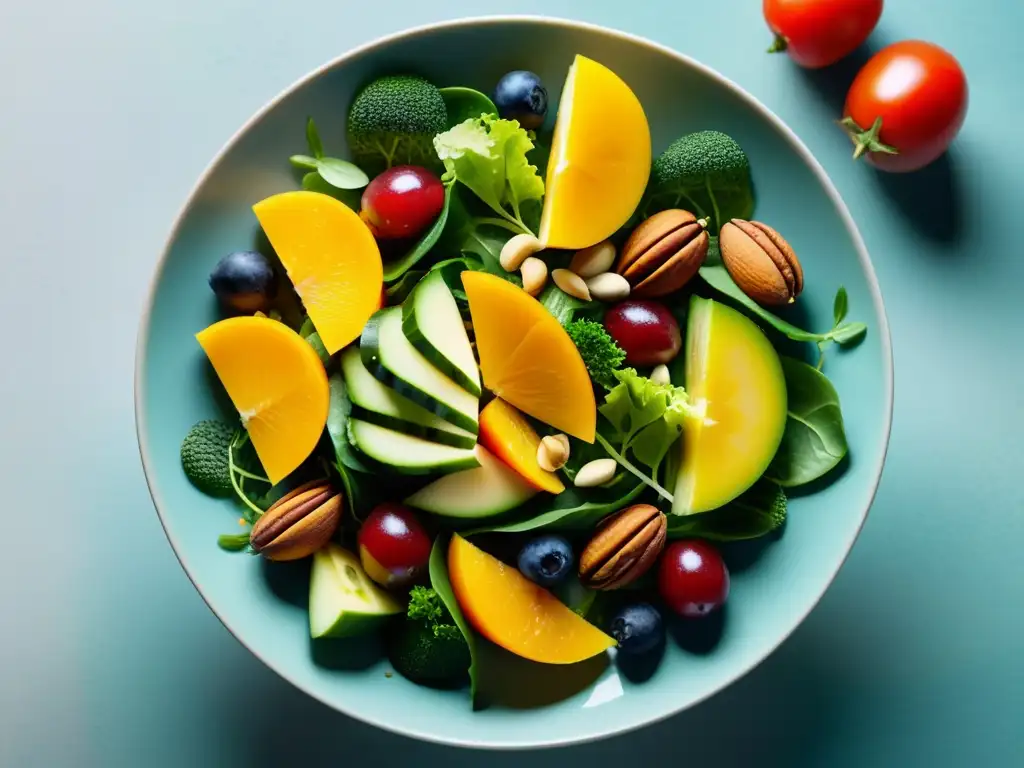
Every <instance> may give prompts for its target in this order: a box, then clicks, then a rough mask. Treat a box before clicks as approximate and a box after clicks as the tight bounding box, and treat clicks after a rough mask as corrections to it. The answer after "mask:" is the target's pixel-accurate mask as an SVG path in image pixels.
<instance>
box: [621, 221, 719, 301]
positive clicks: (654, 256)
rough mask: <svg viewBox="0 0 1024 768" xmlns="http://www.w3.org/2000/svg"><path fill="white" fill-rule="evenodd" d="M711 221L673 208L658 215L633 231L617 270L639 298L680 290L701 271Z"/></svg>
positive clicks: (623, 249) (706, 249) (706, 253)
mask: <svg viewBox="0 0 1024 768" xmlns="http://www.w3.org/2000/svg"><path fill="white" fill-rule="evenodd" d="M706 227H707V222H706V221H705V220H704V219H700V220H698V219H697V217H696V216H694V215H693V214H692V213H690V212H689V211H684V210H681V209H678V208H672V209H669V210H667V211H661V212H659V213H656V214H654V215H653V216H651V217H650V218H649V219H646V220H645V221H643V222H642V223H641V224H640V226H638V227H637V228H636V229H634V230H633V233H632V234H631V235H630V236H629V239H628V240H627V241H626V244H625V245H624V246H623V247H622V253H620V254H619V260H618V263H617V264H616V265H615V271H616V272H618V273H619V274H620V275H622V276H623V277H624V278H626V279H627V280H628V281H629V284H630V285H631V286H632V287H633V290H632V293H631V295H632V296H634V297H636V298H651V297H654V296H664V295H666V294H669V293H672V292H673V291H678V290H679V289H680V288H682V287H683V286H684V285H686V283H688V282H689V281H690V279H691V278H692V277H693V276H694V275H696V274H697V270H698V269H700V266H701V264H703V263H704V259H705V258H707V255H708V244H709V242H710V239H709V237H708V232H707V229H706Z"/></svg>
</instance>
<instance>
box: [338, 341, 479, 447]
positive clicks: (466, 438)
mask: <svg viewBox="0 0 1024 768" xmlns="http://www.w3.org/2000/svg"><path fill="white" fill-rule="evenodd" d="M340 362H341V375H342V377H344V379H345V388H346V390H347V391H348V398H349V400H350V401H351V402H352V415H353V416H354V417H355V418H357V419H362V420H363V421H369V422H370V423H372V424H376V425H377V426H380V427H387V428H388V429H393V430H395V431H396V432H401V433H403V434H406V435H413V436H415V437H422V438H424V439H425V440H430V441H432V442H435V443H443V444H444V445H451V446H454V447H456V448H472V447H473V446H474V445H476V435H474V434H473V433H472V432H467V431H466V430H464V429H460V428H459V427H456V426H453V425H451V424H449V423H448V422H447V421H445V420H444V419H442V418H441V417H440V416H437V415H435V414H433V413H431V412H430V411H428V410H427V409H426V408H422V407H421V406H418V405H416V403H414V402H413V401H412V400H409V399H407V398H404V397H402V396H401V395H400V394H398V393H397V392H395V391H394V390H393V389H389V388H388V387H385V386H384V385H383V384H381V383H380V382H379V381H378V380H377V379H376V378H374V377H373V375H372V374H371V373H370V372H369V371H368V370H366V366H365V365H363V359H362V357H360V355H359V350H358V349H356V348H355V347H349V348H348V349H346V350H344V351H343V352H342V353H341V356H340Z"/></svg>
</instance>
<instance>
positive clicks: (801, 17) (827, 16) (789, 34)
mask: <svg viewBox="0 0 1024 768" xmlns="http://www.w3.org/2000/svg"><path fill="white" fill-rule="evenodd" d="M881 15H882V0H764V18H765V21H767V22H768V27H769V28H770V29H771V30H772V32H774V33H775V44H774V45H773V46H772V47H771V48H770V49H769V50H770V51H772V52H773V53H774V52H776V51H785V52H786V53H788V54H789V56H790V58H791V59H793V61H795V62H796V63H797V64H799V65H800V66H802V67H808V68H809V69H816V68H818V67H827V66H828V65H829V64H835V63H836V62H837V61H839V60H840V59H841V58H843V57H844V56H846V55H848V54H850V53H853V51H854V50H855V49H856V48H857V46H859V45H860V44H861V43H863V42H864V41H865V40H867V38H868V35H870V34H871V30H873V29H874V28H875V25H876V24H877V23H878V19H879V17H880V16H881Z"/></svg>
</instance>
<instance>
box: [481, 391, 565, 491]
mask: <svg viewBox="0 0 1024 768" xmlns="http://www.w3.org/2000/svg"><path fill="white" fill-rule="evenodd" d="M479 440H480V442H481V443H483V445H484V447H485V448H487V449H489V450H490V451H491V453H493V454H494V455H495V456H497V457H498V458H499V459H501V460H502V461H503V462H505V463H506V464H508V466H510V467H512V469H514V470H515V471H516V472H518V473H519V474H520V475H522V477H523V479H525V480H526V481H527V482H528V483H529V484H530V485H532V486H533V487H534V488H537V489H538V490H541V491H547V492H548V493H561V492H562V491H564V490H565V485H563V484H562V481H561V480H560V479H559V478H558V475H556V474H555V473H554V472H548V471H546V470H544V469H541V467H540V464H538V463H537V448H538V446H539V445H540V435H538V434H537V432H536V430H535V429H534V428H533V426H532V425H531V424H530V422H529V421H527V420H526V418H525V417H524V416H523V414H521V413H520V412H519V411H517V410H516V409H515V408H513V407H512V406H511V405H509V404H508V403H506V402H505V401H504V400H502V399H501V398H500V397H496V398H494V399H493V400H491V402H489V403H488V404H487V406H486V407H485V408H484V409H483V410H482V411H481V412H480V436H479Z"/></svg>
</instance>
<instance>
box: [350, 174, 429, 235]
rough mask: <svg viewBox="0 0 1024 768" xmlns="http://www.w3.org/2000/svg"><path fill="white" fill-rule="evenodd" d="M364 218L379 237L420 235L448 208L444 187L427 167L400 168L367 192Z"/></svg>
mask: <svg viewBox="0 0 1024 768" xmlns="http://www.w3.org/2000/svg"><path fill="white" fill-rule="evenodd" d="M362 205H363V210H362V216H363V219H364V220H365V221H366V222H367V223H368V224H369V225H370V227H371V229H373V231H374V235H376V237H377V238H379V239H382V240H385V239H391V238H399V237H412V236H414V235H418V234H419V233H420V232H422V231H423V230H424V229H426V228H427V226H429V225H430V223H431V222H433V221H434V219H436V218H437V216H438V214H440V213H441V209H442V208H443V207H444V185H443V184H442V183H441V180H440V179H439V178H437V176H435V175H434V174H433V173H431V172H430V171H428V170H427V169H426V168H420V167H419V166H416V165H397V166H395V167H394V168H389V169H388V170H386V171H384V172H383V173H382V174H380V175H379V176H377V177H376V178H375V179H374V180H373V181H371V182H370V183H369V185H368V186H367V187H366V189H365V190H363V201H362Z"/></svg>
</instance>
